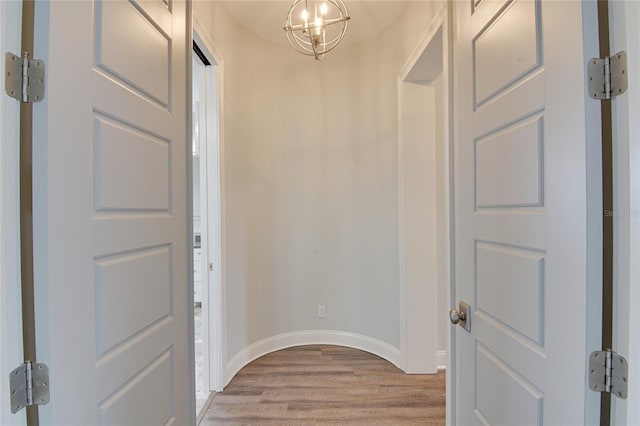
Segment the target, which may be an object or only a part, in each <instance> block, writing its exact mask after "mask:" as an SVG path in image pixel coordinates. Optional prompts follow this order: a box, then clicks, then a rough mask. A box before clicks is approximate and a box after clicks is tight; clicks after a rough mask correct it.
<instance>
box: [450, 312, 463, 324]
mask: <svg viewBox="0 0 640 426" xmlns="http://www.w3.org/2000/svg"><path fill="white" fill-rule="evenodd" d="M449 319H450V320H451V324H458V323H459V322H460V321H464V320H465V315H464V312H458V310H457V309H452V310H450V311H449Z"/></svg>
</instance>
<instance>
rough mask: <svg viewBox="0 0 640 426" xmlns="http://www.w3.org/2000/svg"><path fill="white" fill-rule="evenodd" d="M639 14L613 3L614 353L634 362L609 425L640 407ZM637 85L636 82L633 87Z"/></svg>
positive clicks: (633, 417)
mask: <svg viewBox="0 0 640 426" xmlns="http://www.w3.org/2000/svg"><path fill="white" fill-rule="evenodd" d="M638 16H640V4H637V3H636V2H618V1H609V17H610V21H609V28H610V31H611V33H610V37H611V39H610V40H611V53H612V54H613V53H615V52H618V51H620V50H625V51H626V52H627V61H628V64H627V67H628V69H629V70H632V73H631V74H629V75H630V76H631V77H630V79H629V88H628V89H627V92H626V93H624V94H622V95H620V96H618V97H617V98H615V99H614V100H613V101H612V116H613V117H612V127H613V151H614V153H613V161H614V167H613V173H614V178H613V179H614V181H613V184H614V211H613V212H611V214H612V215H613V219H614V284H613V285H614V310H613V313H614V314H613V315H614V318H613V327H614V328H613V348H612V349H613V350H614V351H616V352H618V353H620V354H621V355H623V356H624V357H626V358H627V360H628V361H629V363H630V368H629V377H628V383H629V389H628V391H629V395H628V399H626V400H622V399H618V398H615V397H612V410H611V412H612V419H611V424H639V423H640V406H638V405H637V404H633V403H630V401H637V400H638V397H639V395H640V369H638V362H640V349H639V348H640V336H639V334H640V311H638V307H639V306H640V289H638V287H637V285H632V284H631V283H637V282H638V280H639V279H640V264H639V263H638V262H637V260H636V259H638V257H639V256H640V247H639V246H638V242H640V195H639V194H640V126H639V125H638V123H637V121H636V120H633V119H631V117H637V116H638V114H640V88H638V85H637V83H638V82H639V81H640V79H638V78H635V79H634V77H633V76H635V75H637V73H636V72H634V71H633V70H638V69H639V67H640V57H638V54H640V42H639V41H638V37H639V36H640V31H639V30H638V28H637V25H635V22H634V19H637V17H638ZM634 83H636V84H634Z"/></svg>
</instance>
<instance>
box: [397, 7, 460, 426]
mask: <svg viewBox="0 0 640 426" xmlns="http://www.w3.org/2000/svg"><path fill="white" fill-rule="evenodd" d="M451 16H452V15H451V5H450V4H449V3H447V4H446V5H445V6H443V8H442V10H441V11H440V12H438V14H437V15H436V17H435V18H434V19H433V21H432V24H431V26H430V27H429V29H428V30H427V31H426V32H425V33H424V35H423V36H422V37H421V38H420V42H419V43H418V44H417V46H416V47H415V49H414V50H413V52H412V53H411V55H410V56H409V58H408V59H407V61H406V62H405V64H404V65H403V67H402V68H401V71H400V73H399V74H398V80H397V87H398V206H399V209H398V219H399V232H398V234H399V238H398V239H399V241H398V246H399V250H398V252H399V290H400V358H401V360H402V362H403V364H402V367H403V369H405V370H406V367H407V343H408V342H407V323H409V322H410V321H412V320H413V319H412V317H411V314H410V312H409V310H408V303H409V301H410V300H411V299H412V296H413V295H412V294H411V293H412V291H413V290H412V289H410V288H408V287H407V277H406V271H405V265H406V250H405V244H406V232H405V227H406V223H405V211H406V210H405V208H406V197H405V183H406V182H405V134H404V123H405V118H404V114H405V95H404V90H405V84H406V83H407V82H408V81H407V78H408V76H409V74H410V72H411V70H412V69H413V68H414V66H415V65H416V64H417V63H418V61H419V60H420V58H421V56H422V55H423V53H425V51H426V50H427V49H428V48H429V45H430V43H431V42H432V41H433V40H434V38H435V37H436V35H437V34H438V33H439V32H440V31H441V32H442V72H441V76H442V77H441V78H442V85H443V96H442V101H443V117H442V121H443V123H442V125H443V126H442V128H443V134H442V141H437V142H436V143H443V144H444V146H443V156H444V165H443V173H442V174H443V176H444V178H445V180H444V182H443V183H444V192H445V199H444V202H445V206H444V220H445V228H446V232H445V234H444V237H445V238H444V242H443V243H444V244H443V246H444V249H445V253H444V256H443V258H444V260H443V266H444V268H445V276H444V279H445V288H444V291H445V306H451V303H452V302H451V301H452V300H454V295H453V294H452V292H453V291H454V286H453V285H452V282H453V270H454V269H453V266H454V265H453V255H452V253H453V241H454V239H453V211H454V210H453V196H452V194H453V181H452V178H451V177H452V175H453V155H452V152H453V151H452V150H453V141H452V136H453V133H452V128H453V121H452V118H453V114H452V108H453V101H452V94H453V87H452V84H453V78H452V77H453V66H452V64H451V57H452V56H451V46H452V44H451V40H452V38H451V36H452V25H451V22H452V21H451ZM441 247H442V246H441ZM434 292H435V293H436V294H437V289H436V290H435V291H434ZM442 321H443V322H442V324H439V323H438V321H436V332H438V331H439V332H444V330H437V327H438V325H443V326H444V325H446V322H447V319H443V320H442ZM445 340H446V345H445V348H446V354H444V364H445V365H444V366H445V368H446V369H447V374H446V382H447V383H446V401H447V404H446V405H447V408H446V410H447V412H446V417H447V424H454V423H455V410H454V409H453V408H454V407H455V401H454V398H455V393H453V392H452V384H453V383H455V380H454V375H455V365H454V361H455V357H453V356H452V355H453V353H454V350H455V347H454V346H455V339H454V338H453V328H451V327H448V328H447V331H446V339H445ZM436 349H437V348H436ZM438 355H441V354H438ZM442 361H443V360H442V359H439V360H438V368H440V367H442Z"/></svg>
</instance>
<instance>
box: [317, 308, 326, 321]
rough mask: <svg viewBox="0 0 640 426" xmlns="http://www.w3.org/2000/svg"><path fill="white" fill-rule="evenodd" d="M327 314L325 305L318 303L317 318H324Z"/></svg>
mask: <svg viewBox="0 0 640 426" xmlns="http://www.w3.org/2000/svg"><path fill="white" fill-rule="evenodd" d="M326 316H327V307H326V306H324V305H318V318H324V317H326Z"/></svg>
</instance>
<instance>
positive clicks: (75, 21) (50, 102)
mask: <svg viewBox="0 0 640 426" xmlns="http://www.w3.org/2000/svg"><path fill="white" fill-rule="evenodd" d="M187 17H188V5H187V4H185V2H182V1H175V0H169V1H168V2H163V1H161V0H156V1H135V0H131V1H101V0H95V1H53V2H37V4H36V32H35V36H36V46H35V55H36V56H37V57H38V58H41V59H44V60H45V61H46V66H47V92H46V98H45V101H44V102H43V103H42V104H37V105H36V106H35V107H34V110H35V118H34V131H35V142H34V143H35V167H34V169H35V177H34V182H35V183H34V185H35V187H34V188H35V201H34V203H35V204H34V211H35V247H36V248H35V263H36V267H35V268H36V270H35V281H36V309H37V319H36V321H37V346H38V347H37V350H38V354H39V361H40V362H45V363H47V364H48V365H49V368H50V372H51V402H50V403H49V405H47V406H44V407H42V408H41V410H40V418H41V424H59V425H91V424H101V425H115V424H117V425H161V424H180V425H185V424H189V423H191V422H192V420H193V413H192V411H193V410H192V408H191V405H190V400H191V399H190V395H192V389H191V386H190V381H191V380H190V377H191V376H190V374H191V373H190V368H189V366H190V356H189V347H190V346H189V345H190V342H189V322H190V321H192V318H191V317H190V316H189V308H188V306H189V304H188V301H189V300H190V299H189V297H190V296H189V292H188V276H189V275H188V269H189V266H188V264H187V241H188V239H187V235H188V227H187V223H188V218H187V190H186V189H187V161H188V157H187V155H190V145H188V144H187V137H188V135H187V114H188V113H187V111H188V108H190V105H188V104H187V99H188V85H187V81H188V79H187V77H188V74H187V71H188V69H189V61H190V60H191V54H190V53H191V46H190V45H189V43H190V42H189V37H188V34H189V31H190V28H189V24H188V18H187Z"/></svg>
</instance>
